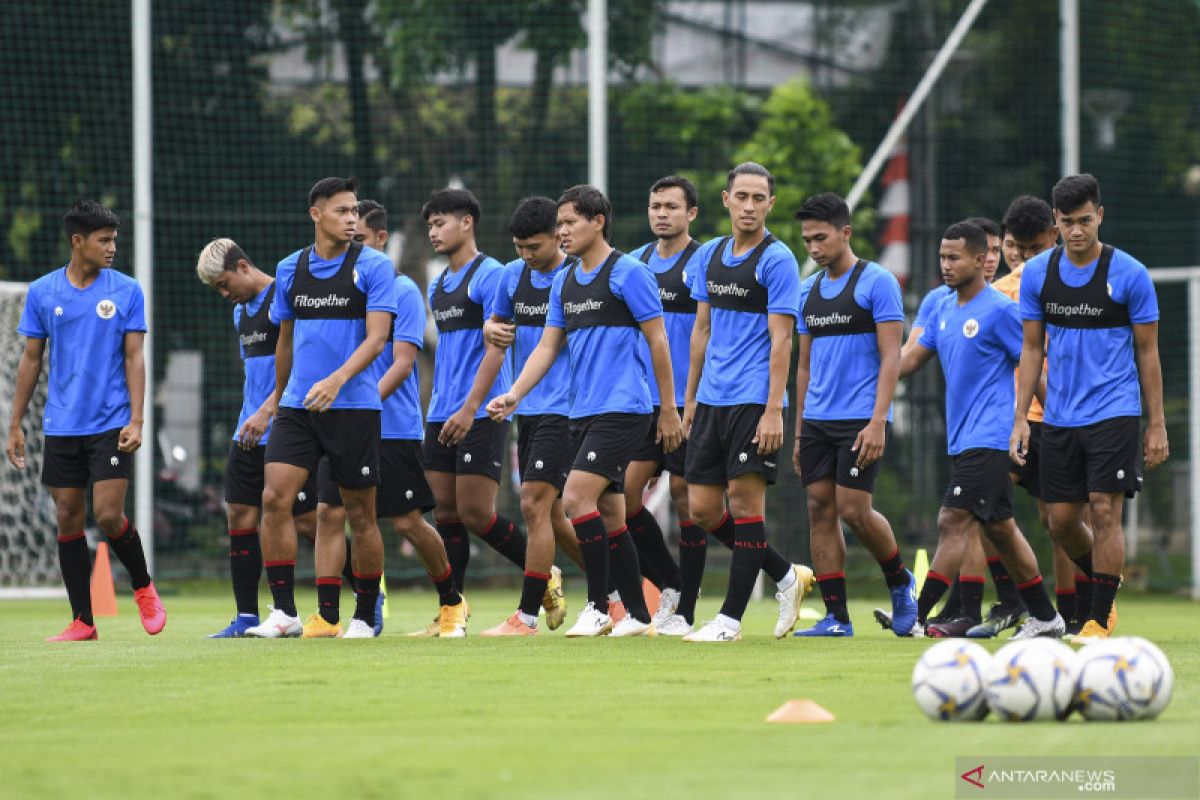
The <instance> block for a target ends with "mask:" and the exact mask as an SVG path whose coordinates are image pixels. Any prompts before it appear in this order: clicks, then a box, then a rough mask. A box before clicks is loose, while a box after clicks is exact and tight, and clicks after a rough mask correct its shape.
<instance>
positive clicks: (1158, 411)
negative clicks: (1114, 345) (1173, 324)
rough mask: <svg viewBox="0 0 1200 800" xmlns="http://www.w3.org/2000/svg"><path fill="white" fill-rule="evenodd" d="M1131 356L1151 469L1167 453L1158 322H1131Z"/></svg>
mask: <svg viewBox="0 0 1200 800" xmlns="http://www.w3.org/2000/svg"><path fill="white" fill-rule="evenodd" d="M1133 348H1134V356H1135V357H1136V358H1137V366H1138V378H1139V379H1140V382H1141V384H1142V399H1143V400H1144V401H1145V403H1146V414H1147V416H1148V417H1149V422H1148V424H1147V426H1146V433H1145V434H1144V435H1143V437H1142V450H1143V457H1144V458H1145V459H1146V469H1154V468H1155V467H1157V466H1158V465H1159V464H1161V463H1163V462H1164V461H1166V460H1167V458H1168V457H1169V456H1170V455H1171V449H1170V446H1169V445H1168V443H1167V418H1166V415H1165V414H1164V413H1163V388H1162V363H1161V362H1160V361H1159V358H1158V323H1157V322H1150V323H1145V324H1137V323H1135V324H1134V326H1133Z"/></svg>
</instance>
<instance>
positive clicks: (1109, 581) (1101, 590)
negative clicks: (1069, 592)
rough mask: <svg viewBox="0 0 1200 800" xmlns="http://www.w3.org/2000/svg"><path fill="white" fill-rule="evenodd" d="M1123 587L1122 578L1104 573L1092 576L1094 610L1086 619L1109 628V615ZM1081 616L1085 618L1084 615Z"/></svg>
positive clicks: (1092, 609)
mask: <svg viewBox="0 0 1200 800" xmlns="http://www.w3.org/2000/svg"><path fill="white" fill-rule="evenodd" d="M1120 585H1121V576H1119V575H1109V574H1107V573H1104V572H1096V573H1093V574H1092V608H1091V611H1090V613H1089V612H1085V613H1089V615H1088V616H1087V617H1084V619H1094V620H1095V621H1096V622H1099V623H1100V626H1101V627H1104V628H1107V627H1108V614H1109V612H1111V611H1112V607H1113V602H1114V601H1115V600H1116V599H1117V588H1118V587H1119V586H1120ZM1080 616H1083V615H1082V614H1081V615H1080Z"/></svg>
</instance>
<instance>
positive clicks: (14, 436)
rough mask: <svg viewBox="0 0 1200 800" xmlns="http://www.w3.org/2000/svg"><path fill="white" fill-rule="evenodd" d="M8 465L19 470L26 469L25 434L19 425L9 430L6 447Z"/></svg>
mask: <svg viewBox="0 0 1200 800" xmlns="http://www.w3.org/2000/svg"><path fill="white" fill-rule="evenodd" d="M4 452H5V453H6V454H7V455H8V463H10V464H12V465H13V466H14V467H16V468H17V469H25V432H24V431H23V430H21V426H20V425H18V426H17V427H15V428H9V429H8V444H6V445H5V446H4Z"/></svg>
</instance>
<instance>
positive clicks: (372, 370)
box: [366, 275, 425, 441]
mask: <svg viewBox="0 0 1200 800" xmlns="http://www.w3.org/2000/svg"><path fill="white" fill-rule="evenodd" d="M395 284H396V320H395V323H394V324H393V326H392V341H391V342H388V343H387V347H385V348H383V352H382V353H380V354H379V358H377V359H375V360H374V361H372V362H371V366H369V367H367V369H366V372H367V374H369V375H370V376H371V380H373V381H374V382H375V384H376V386H378V385H379V379H380V378H382V377H383V375H384V373H385V372H387V371H388V370H389V369H391V367H392V364H394V363H395V362H396V359H395V356H394V353H393V350H392V344H393V342H408V343H409V344H414V345H416V346H417V349H418V350H420V349H421V348H422V347H424V345H425V299H424V298H423V297H421V290H420V288H419V287H418V286H417V285H416V284H415V283H413V281H412V279H411V278H409V277H408V276H407V275H397V276H396V280H395ZM379 423H380V431H381V434H380V438H381V439H410V440H414V441H420V440H421V439H422V438H423V436H424V428H425V426H424V425H423V423H422V421H421V377H420V375H419V374H418V372H417V362H416V361H414V362H413V367H412V372H411V373H409V375H408V379H407V380H405V381H404V383H402V384H400V386H399V387H398V388H397V389H396V391H394V392H392V393H391V395H389V396H388V397H387V399H386V400H384V401H383V408H382V413H380V415H379Z"/></svg>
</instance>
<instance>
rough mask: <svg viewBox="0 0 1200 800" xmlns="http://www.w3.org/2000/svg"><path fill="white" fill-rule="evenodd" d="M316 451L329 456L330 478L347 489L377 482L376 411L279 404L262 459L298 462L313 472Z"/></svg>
mask: <svg viewBox="0 0 1200 800" xmlns="http://www.w3.org/2000/svg"><path fill="white" fill-rule="evenodd" d="M321 456H329V465H330V467H331V468H332V469H333V477H334V480H336V481H337V482H338V485H339V486H345V487H346V488H347V489H365V488H367V487H368V486H376V485H378V484H379V412H378V411H374V410H371V409H365V408H363V409H360V408H335V409H332V410H330V411H322V412H309V411H307V410H305V409H302V408H281V409H279V413H278V414H277V415H276V417H275V422H274V423H272V425H271V438H270V439H269V440H268V441H267V452H266V457H265V461H266V462H267V463H271V462H279V463H282V464H291V465H292V466H294V467H301V468H303V469H306V470H308V471H309V473H310V474H311V473H314V472H316V471H317V464H318V463H320V461H321Z"/></svg>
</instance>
